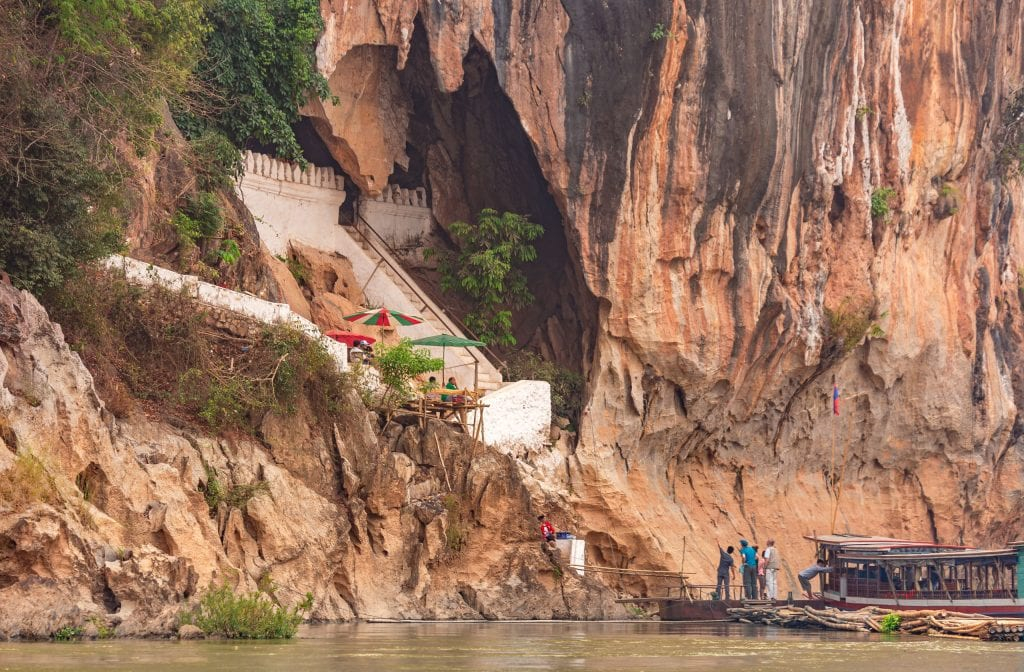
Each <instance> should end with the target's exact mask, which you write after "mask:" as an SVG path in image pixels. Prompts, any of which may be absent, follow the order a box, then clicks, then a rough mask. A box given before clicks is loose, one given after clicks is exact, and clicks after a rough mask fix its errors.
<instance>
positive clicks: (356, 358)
mask: <svg viewBox="0 0 1024 672" xmlns="http://www.w3.org/2000/svg"><path fill="white" fill-rule="evenodd" d="M360 343H362V341H356V342H355V345H353V346H352V347H351V349H349V351H348V361H349V362H351V363H353V364H362V363H363V349H362V348H360V347H359V344H360Z"/></svg>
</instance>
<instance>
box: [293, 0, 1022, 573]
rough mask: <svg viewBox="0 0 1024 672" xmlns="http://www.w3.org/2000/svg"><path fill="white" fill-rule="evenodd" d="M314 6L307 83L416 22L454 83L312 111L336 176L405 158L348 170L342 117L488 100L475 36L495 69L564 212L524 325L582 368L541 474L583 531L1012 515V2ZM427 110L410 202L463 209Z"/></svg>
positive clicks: (674, 561) (416, 41)
mask: <svg viewBox="0 0 1024 672" xmlns="http://www.w3.org/2000/svg"><path fill="white" fill-rule="evenodd" d="M321 6H322V8H323V13H324V16H325V21H326V26H327V30H326V32H325V35H324V37H323V38H322V40H321V43H320V45H319V48H318V52H317V53H318V57H319V63H320V67H321V69H322V70H323V71H324V72H325V73H328V74H330V76H331V78H332V81H349V80H351V78H352V76H353V74H352V73H351V72H349V71H348V70H349V68H350V66H351V64H354V63H357V62H358V63H363V62H364V61H365V55H366V54H368V53H374V54H376V56H375V58H374V60H373V64H374V68H376V70H375V72H380V71H381V70H383V72H381V77H385V78H392V77H393V75H392V74H391V73H390V71H389V70H388V68H387V67H383V66H382V65H381V63H382V61H386V63H387V64H388V65H390V66H392V67H393V68H394V69H395V70H396V71H399V75H398V76H399V77H400V78H401V77H403V76H405V75H403V73H406V72H407V71H408V70H409V69H415V68H421V67H422V65H423V63H422V60H420V61H417V58H418V57H417V49H422V50H423V52H424V53H425V54H426V58H427V59H428V70H429V72H430V73H431V74H432V76H433V89H435V90H439V91H440V92H441V93H444V94H450V95H451V97H450V99H445V98H443V97H442V98H439V99H434V103H430V102H429V99H428V100H427V103H428V104H427V105H426V106H424V104H423V103H424V97H423V96H422V95H420V94H421V91H420V89H417V88H416V87H415V86H414V84H415V83H416V82H420V84H421V85H422V81H423V80H422V78H420V79H413V80H410V79H408V78H407V79H406V84H405V91H406V94H407V96H408V97H409V101H408V103H404V102H403V103H401V104H395V102H394V98H395V96H396V95H397V94H396V92H395V91H394V88H393V87H391V88H389V89H388V91H389V94H388V96H387V97H381V98H380V100H382V101H385V102H387V104H388V109H389V111H398V112H399V114H389V115H376V116H375V115H373V114H370V113H366V112H365V111H364V113H363V114H362V115H361V117H360V118H361V119H364V120H365V122H364V123H361V124H358V125H357V126H358V129H357V130H354V129H353V127H352V126H351V125H343V124H338V123H336V122H334V121H332V120H331V119H330V118H329V117H328V116H326V115H322V114H321V115H320V121H319V122H318V129H319V130H320V131H321V133H322V134H323V135H325V137H327V138H328V140H329V144H331V143H334V144H346V145H347V147H348V153H346V152H335V156H336V158H337V159H338V160H339V162H340V163H341V164H342V166H343V167H344V168H345V169H346V171H347V172H349V174H350V175H352V176H353V179H354V180H355V181H356V182H357V183H358V185H359V186H360V188H362V189H364V190H367V191H371V192H372V190H373V189H374V188H375V187H377V186H379V185H380V184H383V183H385V182H386V181H387V180H386V176H385V175H384V173H385V172H387V171H388V170H391V169H390V168H389V167H388V165H389V163H390V162H391V161H392V160H394V161H395V162H398V163H402V162H401V161H400V160H399V158H400V157H399V156H398V154H399V152H397V151H391V152H390V153H389V154H388V155H387V157H388V158H387V162H385V165H384V167H383V168H377V167H374V168H366V167H365V166H369V165H370V163H371V161H372V160H373V159H375V158H380V157H379V156H377V157H371V156H363V155H360V150H359V148H358V146H357V144H356V142H355V140H356V139H357V138H367V137H387V138H391V139H394V138H397V137H402V136H404V137H407V138H411V139H413V140H415V138H416V137H417V133H419V132H420V131H418V130H417V129H418V128H419V127H420V126H423V125H424V124H426V125H427V126H431V127H433V128H437V129H445V128H454V127H459V128H463V129H467V128H469V129H473V128H481V127H485V126H486V121H485V120H484V121H481V120H480V119H481V118H483V117H485V116H486V115H485V114H481V115H478V118H477V119H476V121H477V122H479V123H478V125H477V126H471V125H470V126H466V125H463V126H459V124H460V123H461V121H460V119H461V117H460V114H461V112H460V110H462V109H470V108H460V107H459V106H458V104H457V103H456V102H452V101H457V100H460V98H459V97H460V96H466V97H468V98H471V97H472V96H474V95H479V94H480V92H481V91H488V90H487V89H486V88H483V89H482V88H481V87H480V86H479V85H480V82H481V81H482V79H481V72H484V71H485V70H486V68H485V69H484V70H481V69H480V67H479V63H480V59H481V58H483V59H485V61H489V62H490V63H492V64H493V68H494V72H495V76H496V79H497V82H498V83H499V84H500V95H492V94H491V93H486V94H485V95H487V96H490V97H491V98H493V99H494V102H495V105H497V103H498V102H500V101H498V100H497V99H498V98H500V97H501V96H506V97H507V101H508V102H509V103H510V105H511V107H512V108H513V109H514V113H515V116H516V117H517V121H518V123H519V125H520V127H521V131H522V133H523V134H525V137H526V138H528V149H529V153H530V156H529V157H526V159H523V161H526V162H528V161H531V160H532V161H536V165H537V166H538V169H539V171H540V173H541V174H542V175H543V180H544V182H545V183H546V185H547V187H548V188H549V189H550V193H551V195H552V197H553V201H554V203H555V204H556V205H557V210H558V214H559V215H560V220H561V222H562V225H563V226H564V236H565V240H566V243H567V245H566V250H567V252H566V256H567V260H568V261H567V266H566V267H565V268H566V269H567V270H565V271H563V272H564V273H565V274H567V275H568V276H570V277H571V278H575V280H573V281H572V282H565V281H560V280H557V279H556V280H555V281H554V282H553V283H552V284H553V286H556V287H558V286H561V287H563V288H566V287H567V288H569V291H570V292H571V296H568V297H565V300H563V301H562V303H561V304H559V305H560V306H561V307H560V308H559V307H558V306H556V305H555V304H551V306H549V308H550V310H551V311H554V312H550V313H548V315H549V316H551V317H555V316H558V315H559V313H558V312H557V311H558V310H562V311H564V312H575V313H582V314H583V318H582V319H581V322H582V324H583V325H584V326H585V328H581V329H579V330H577V331H576V334H577V336H575V337H574V338H575V339H576V340H577V341H578V340H579V336H578V334H579V333H583V334H584V335H583V337H582V343H580V342H573V341H574V338H569V337H567V336H566V332H557V330H556V329H554V328H553V327H552V324H551V322H552V320H547V319H544V317H543V316H540V317H537V318H536V319H534V324H533V326H534V327H536V328H537V329H539V330H540V331H545V332H547V335H546V336H545V339H544V340H545V342H546V343H547V344H548V346H549V347H553V348H554V349H555V350H560V349H563V348H564V349H567V350H573V351H575V352H577V353H579V357H578V361H582V365H583V367H584V368H585V370H586V371H587V372H588V379H589V402H588V405H587V408H586V411H585V413H584V417H583V419H582V422H581V426H580V432H581V435H580V443H579V446H578V447H577V448H576V449H575V452H574V453H573V454H572V455H571V456H569V457H568V458H567V462H566V469H565V470H564V472H562V473H564V474H565V475H564V477H563V478H564V480H563V481H562V483H561V485H558V486H557V487H559V488H560V489H561V492H562V493H563V494H564V496H565V497H566V499H567V500H568V501H571V502H572V504H573V506H574V507H575V508H576V510H577V511H578V512H579V514H580V516H581V524H582V525H583V526H584V528H585V529H587V530H588V531H589V534H588V542H590V543H589V547H588V549H589V550H591V551H593V552H594V555H593V556H592V558H593V559H595V560H598V561H602V562H609V563H629V564H631V565H632V566H637V565H640V564H647V565H650V566H659V567H672V568H675V567H678V563H679V560H680V558H681V556H682V548H683V545H684V539H685V540H687V541H688V544H689V545H688V551H687V553H688V555H687V563H688V564H689V565H692V566H695V567H697V568H698V569H699V571H700V572H702V573H703V574H702V575H703V577H704V578H706V577H707V576H708V574H709V573H710V571H711V566H712V563H713V561H714V558H715V557H716V556H715V543H714V540H715V539H716V538H717V539H719V540H721V541H722V543H725V542H726V540H731V539H734V538H736V537H737V536H741V535H742V536H748V537H756V538H762V539H763V538H764V537H765V536H767V535H774V536H775V537H776V538H777V539H778V540H779V544H780V546H781V547H782V549H783V555H784V557H786V559H787V561H788V562H789V563H791V564H790V565H789V567H790V569H791V570H792V569H798V568H799V567H798V565H799V564H800V563H802V562H807V561H809V560H810V558H811V552H812V551H811V549H810V548H809V546H808V545H807V544H806V543H805V542H803V540H802V539H801V538H800V537H801V535H802V534H805V533H810V532H812V531H815V530H816V531H818V532H821V531H823V530H829V529H831V527H832V518H833V514H832V509H833V502H834V501H835V500H836V498H837V496H839V493H840V491H841V498H840V505H839V507H838V514H837V516H836V518H837V524H836V529H838V530H851V531H860V532H872V533H884V534H893V535H912V536H915V537H923V538H933V537H934V538H937V539H941V540H943V541H947V542H948V541H958V540H961V539H962V540H964V541H966V542H974V543H1001V542H1004V541H1006V540H1008V539H1010V538H1013V537H1015V536H1019V534H1020V532H1021V517H1020V515H1019V514H1018V513H1016V505H1017V500H1018V498H1019V497H1018V495H1019V492H1020V490H1021V487H1020V483H1021V443H1020V436H1021V429H1020V428H1021V426H1022V423H1021V419H1020V413H1019V407H1020V405H1021V402H1022V401H1024V396H1022V395H1024V382H1022V379H1021V376H1020V366H1021V350H1020V342H1021V332H1022V329H1021V327H1022V320H1021V294H1020V289H1019V288H1020V283H1021V280H1020V271H1019V268H1020V267H1021V266H1024V249H1022V244H1024V240H1022V234H1021V230H1022V227H1021V226H1020V215H1019V214H1018V212H1017V209H1016V208H1015V207H1014V205H1015V203H1018V202H1020V200H1021V198H1022V197H1024V190H1022V188H1021V183H1020V182H1019V181H1007V180H1005V179H1004V178H1003V176H1002V174H1001V171H1000V169H999V165H998V161H997V155H998V154H999V153H1000V151H1001V148H1000V147H999V146H997V143H996V139H997V138H998V129H999V127H1000V124H1001V123H1003V121H1004V120H1003V119H1002V113H1003V110H1004V109H1006V107H1007V105H1008V100H1009V97H1010V95H1011V93H1012V92H1013V91H1014V90H1015V89H1016V88H1017V87H1019V85H1020V83H1021V81H1022V58H1021V53H1022V49H1024V44H1022V34H1021V32H1020V30H1019V26H1020V25H1021V24H1022V21H1024V7H1022V4H1021V3H1020V2H1018V1H1009V2H1000V3H984V2H981V3H967V4H964V3H959V2H953V1H952V0H948V1H947V0H943V1H939V2H932V1H929V2H925V1H924V0H899V1H897V2H888V1H885V2H883V1H880V0H869V1H856V2H834V3H824V4H822V3H817V4H815V3H808V2H802V1H800V0H772V1H770V2H762V3H748V4H747V5H744V6H737V5H736V4H735V3H728V2H722V1H719V0H705V1H702V2H694V3H685V4H684V3H682V2H670V1H669V0H652V1H650V2H644V3H603V4H602V3H565V2H562V3H560V2H521V1H518V0H508V1H506V2H493V3H461V4H458V5H457V6H456V5H451V4H444V3H428V2H419V3H411V2H400V3H396V2H391V1H390V0H361V1H359V2H340V1H339V2H333V1H330V0H323V2H322V3H321ZM417 36H419V37H417ZM357 56H358V58H357ZM360 67H362V66H360ZM421 88H423V87H422V86H421ZM426 88H429V87H426ZM339 93H340V92H339ZM438 101H440V102H438ZM445 101H449V102H445ZM445 105H448V107H445ZM471 109H473V110H477V111H479V110H480V109H481V108H480V107H475V108H471ZM404 110H412V112H411V113H410V115H409V116H406V115H404V114H402V113H401V112H402V111H404ZM313 113H316V111H313ZM439 119H440V120H441V121H438V120H439ZM428 120H429V123H427V121H428ZM453 137H454V138H455V139H454V140H452V138H453ZM433 138H434V139H433V140H432V141H430V142H426V144H424V145H423V146H422V147H421V149H423V151H422V152H421V153H422V154H423V160H422V162H421V164H420V166H421V167H420V168H419V169H418V170H419V173H418V174H419V175H420V176H422V177H423V184H424V186H428V187H429V188H430V189H431V190H432V193H431V198H432V204H434V207H435V212H438V211H439V208H440V209H444V211H445V212H446V213H449V212H450V213H453V214H452V215H451V216H463V215H460V214H458V208H457V207H455V206H456V205H457V202H458V201H460V200H461V201H465V202H467V203H468V202H469V201H471V200H472V197H471V194H472V192H473V189H472V185H471V184H470V183H471V182H472V181H473V180H477V181H478V182H479V180H481V179H483V178H482V177H480V176H481V175H483V174H485V171H483V170H479V169H478V166H477V165H476V164H474V163H472V162H471V161H468V160H467V158H466V157H468V156H470V155H471V152H470V151H469V150H466V149H465V147H466V146H467V145H469V144H472V143H480V142H486V141H487V134H474V133H471V132H467V133H462V134H461V135H454V136H453V135H451V134H449V135H446V134H445V133H443V132H438V133H436V134H435V135H434V136H433ZM378 144H379V143H378ZM414 144H415V142H414ZM505 144H508V143H505ZM332 146H333V145H332ZM391 146H394V147H402V146H404V145H403V144H402V143H398V142H391ZM460 147H461V149H460ZM497 151H499V152H500V151H501V150H500V149H499V150H497ZM453 156H454V157H462V158H461V159H460V160H458V161H456V160H451V158H452V157H453ZM495 157H496V159H495V160H496V162H500V163H503V164H507V163H509V162H515V161H517V159H516V158H515V157H513V156H511V155H509V154H496V155H495ZM413 158H415V157H413ZM403 165H405V164H403ZM523 165H525V164H523ZM410 166H411V168H410V170H414V169H416V162H415V161H413V162H412V163H411V164H410ZM367 175H372V177H373V179H372V181H371V180H370V179H369V177H367ZM467 175H472V177H471V178H470V179H467ZM491 184H492V186H495V187H498V186H499V185H495V184H494V183H491ZM510 184H512V183H508V182H506V184H505V185H504V189H502V188H495V189H494V191H495V192H496V193H500V192H503V191H505V190H514V189H515V186H509V185H510ZM887 189H891V190H892V192H891V197H890V196H887V195H888V194H889V193H890V192H888V191H885V190H887ZM453 193H462V194H464V195H466V194H470V196H465V197H463V196H456V197H454V198H453V197H452V194H453ZM451 201H456V203H455V204H453V205H446V203H451ZM886 201H888V204H886ZM873 202H874V203H873ZM872 205H874V208H872ZM873 209H874V212H872V210H873ZM446 216H447V215H446ZM439 218H441V219H444V218H442V217H440V216H439ZM543 254H544V252H543V251H542V256H543ZM548 268H549V269H551V271H552V273H553V274H556V275H557V273H558V271H555V270H553V269H557V268H560V264H559V263H552V264H550V265H549V266H548ZM533 280H534V282H540V280H538V279H537V278H536V277H535V278H533ZM551 294H557V292H551ZM568 306H573V308H574V309H575V310H568V308H567V307H568ZM851 317H855V318H857V319H856V320H852V321H853V322H857V321H860V322H862V323H864V324H862V325H861V326H860V327H857V329H860V333H853V334H851V333H849V329H847V331H846V332H844V331H843V329H844V328H845V327H843V325H849V323H850V322H851V320H850V319H849V318H851ZM553 321H554V322H557V321H558V320H557V319H556V320H553ZM871 321H874V322H876V323H877V326H878V327H880V329H879V330H875V331H874V334H873V335H874V337H872V338H868V339H864V338H861V337H860V336H861V335H862V334H863V333H864V332H865V327H866V325H867V323H870V322H871ZM568 333H569V334H571V333H572V332H571V331H570V332H568ZM559 334H560V335H559ZM844 337H846V339H847V340H849V341H850V343H848V345H849V346H851V347H850V349H849V350H847V348H845V347H842V346H841V345H840V343H839V342H840V341H841V340H844ZM557 344H562V345H557ZM833 379H834V380H835V381H836V382H837V384H838V385H839V387H840V389H841V393H842V397H843V400H842V402H841V409H842V415H840V416H839V417H838V418H837V417H834V416H832V415H831V409H830V405H829V393H830V391H831V388H832V382H833ZM844 465H845V466H844ZM840 482H841V483H842V487H841V488H840V486H839V483H840ZM552 485H553V487H554V486H556V485H557V484H552ZM694 558H696V560H697V561H696V562H694ZM790 579H792V576H790ZM791 583H792V585H794V586H795V581H791ZM785 584H786V582H785V581H784V582H783V589H784V590H785V588H786V585H785ZM639 588H640V589H643V586H640V587H639Z"/></svg>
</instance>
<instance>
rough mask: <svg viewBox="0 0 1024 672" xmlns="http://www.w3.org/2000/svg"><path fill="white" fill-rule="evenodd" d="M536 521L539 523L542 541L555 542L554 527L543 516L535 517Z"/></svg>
mask: <svg viewBox="0 0 1024 672" xmlns="http://www.w3.org/2000/svg"><path fill="white" fill-rule="evenodd" d="M537 520H538V521H540V536H542V537H543V538H544V541H554V540H555V526H554V525H552V524H551V523H550V522H549V521H548V520H547V519H546V518H545V517H544V515H543V514H541V515H539V516H537Z"/></svg>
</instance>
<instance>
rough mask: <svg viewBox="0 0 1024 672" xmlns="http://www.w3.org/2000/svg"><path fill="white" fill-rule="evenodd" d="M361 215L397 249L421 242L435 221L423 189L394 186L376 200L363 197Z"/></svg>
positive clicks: (360, 201) (360, 202) (360, 208)
mask: <svg viewBox="0 0 1024 672" xmlns="http://www.w3.org/2000/svg"><path fill="white" fill-rule="evenodd" d="M421 192H422V193H421ZM359 214H361V215H362V216H363V217H364V218H365V219H366V221H367V222H369V224H370V226H372V227H373V230H374V231H376V232H377V233H379V234H380V237H381V238H383V239H384V240H385V241H386V242H387V244H388V245H390V246H391V247H392V248H394V249H401V248H405V247H415V246H418V245H420V244H422V241H423V239H424V238H425V237H426V236H427V234H429V233H430V227H431V223H432V222H431V216H430V208H428V207H427V196H426V193H425V191H424V190H423V189H422V188H421V189H415V190H409V189H398V188H397V187H395V188H394V189H393V190H385V191H384V193H383V194H381V196H380V197H378V198H377V199H371V198H361V199H359Z"/></svg>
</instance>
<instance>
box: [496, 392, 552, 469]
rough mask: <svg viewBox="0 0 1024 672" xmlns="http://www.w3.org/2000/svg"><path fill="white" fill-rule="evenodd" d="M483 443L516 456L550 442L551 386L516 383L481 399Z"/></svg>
mask: <svg viewBox="0 0 1024 672" xmlns="http://www.w3.org/2000/svg"><path fill="white" fill-rule="evenodd" d="M482 402H483V403H484V404H486V408H484V410H483V415H484V437H483V438H484V443H486V444H487V445H488V446H492V447H494V448H497V449H499V450H501V451H502V452H505V453H509V454H512V455H513V456H517V457H518V456H519V455H520V454H523V453H526V452H529V451H536V450H539V449H540V448H541V447H543V446H544V445H545V444H547V443H549V442H550V439H551V385H550V384H549V383H548V382H547V381H544V380H520V381H517V382H515V383H509V384H507V385H504V386H502V387H501V388H500V389H498V390H495V391H494V392H491V393H489V394H487V395H486V396H484V397H483V399H482Z"/></svg>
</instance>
